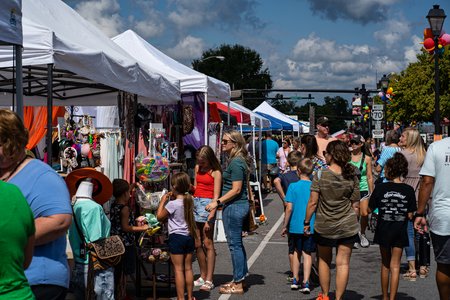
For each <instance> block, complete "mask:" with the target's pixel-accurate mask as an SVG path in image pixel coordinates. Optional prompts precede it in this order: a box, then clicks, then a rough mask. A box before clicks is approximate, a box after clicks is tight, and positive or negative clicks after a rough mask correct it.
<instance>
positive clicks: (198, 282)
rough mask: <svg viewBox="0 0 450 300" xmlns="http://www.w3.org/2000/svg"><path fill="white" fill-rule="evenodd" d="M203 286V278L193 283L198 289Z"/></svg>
mask: <svg viewBox="0 0 450 300" xmlns="http://www.w3.org/2000/svg"><path fill="white" fill-rule="evenodd" d="M204 284H205V280H203V278H201V277H199V278H198V279H197V280H196V281H194V286H195V287H199V286H202V285H204Z"/></svg>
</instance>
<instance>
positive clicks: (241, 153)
mask: <svg viewBox="0 0 450 300" xmlns="http://www.w3.org/2000/svg"><path fill="white" fill-rule="evenodd" d="M224 135H228V136H229V137H230V140H231V141H232V142H233V143H234V144H235V146H234V148H233V149H231V152H230V157H229V160H232V159H233V158H235V157H242V159H243V160H244V161H245V163H246V164H247V170H249V169H250V165H251V163H252V161H251V158H250V156H249V155H248V150H247V148H246V147H245V146H246V142H245V139H244V137H243V136H242V134H241V133H240V132H239V131H236V130H230V131H228V132H226V133H225V134H224Z"/></svg>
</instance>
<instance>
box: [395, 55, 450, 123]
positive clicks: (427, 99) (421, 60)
mask: <svg viewBox="0 0 450 300" xmlns="http://www.w3.org/2000/svg"><path fill="white" fill-rule="evenodd" d="M446 50H447V51H445V53H444V55H443V56H442V58H440V59H439V70H440V89H439V91H440V93H439V94H440V101H439V102H440V110H441V119H442V118H443V117H445V116H446V117H448V116H449V115H450V90H449V83H450V53H449V51H448V50H450V49H446ZM417 59H418V60H417V62H415V63H411V64H409V65H408V67H407V68H406V70H404V71H402V72H401V73H400V74H394V75H393V76H391V78H390V83H389V87H392V88H393V90H394V93H395V96H394V98H393V100H392V103H391V104H388V120H389V121H401V122H404V123H411V122H423V121H433V114H434V111H435V110H434V89H435V87H434V85H435V81H434V57H432V56H430V55H429V54H428V53H426V52H423V53H420V54H418V55H417Z"/></svg>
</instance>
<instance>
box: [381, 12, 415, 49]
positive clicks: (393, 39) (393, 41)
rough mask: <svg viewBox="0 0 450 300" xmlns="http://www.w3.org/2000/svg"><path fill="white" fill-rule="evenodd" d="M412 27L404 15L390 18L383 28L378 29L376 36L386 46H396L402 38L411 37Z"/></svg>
mask: <svg viewBox="0 0 450 300" xmlns="http://www.w3.org/2000/svg"><path fill="white" fill-rule="evenodd" d="M410 35H411V27H410V24H409V23H408V22H406V21H405V20H403V18H402V17H399V18H396V19H395V20H389V21H387V22H386V25H385V26H384V28H383V29H381V30H379V31H376V32H375V33H374V37H375V39H376V40H377V41H379V42H381V43H382V44H383V45H384V46H385V47H395V46H396V45H398V43H399V42H400V41H402V40H406V39H409V38H410Z"/></svg>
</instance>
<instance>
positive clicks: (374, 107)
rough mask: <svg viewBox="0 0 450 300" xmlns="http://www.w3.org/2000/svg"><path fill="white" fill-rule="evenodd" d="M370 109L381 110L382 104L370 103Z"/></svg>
mask: <svg viewBox="0 0 450 300" xmlns="http://www.w3.org/2000/svg"><path fill="white" fill-rule="evenodd" d="M372 110H383V104H374V105H372Z"/></svg>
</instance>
